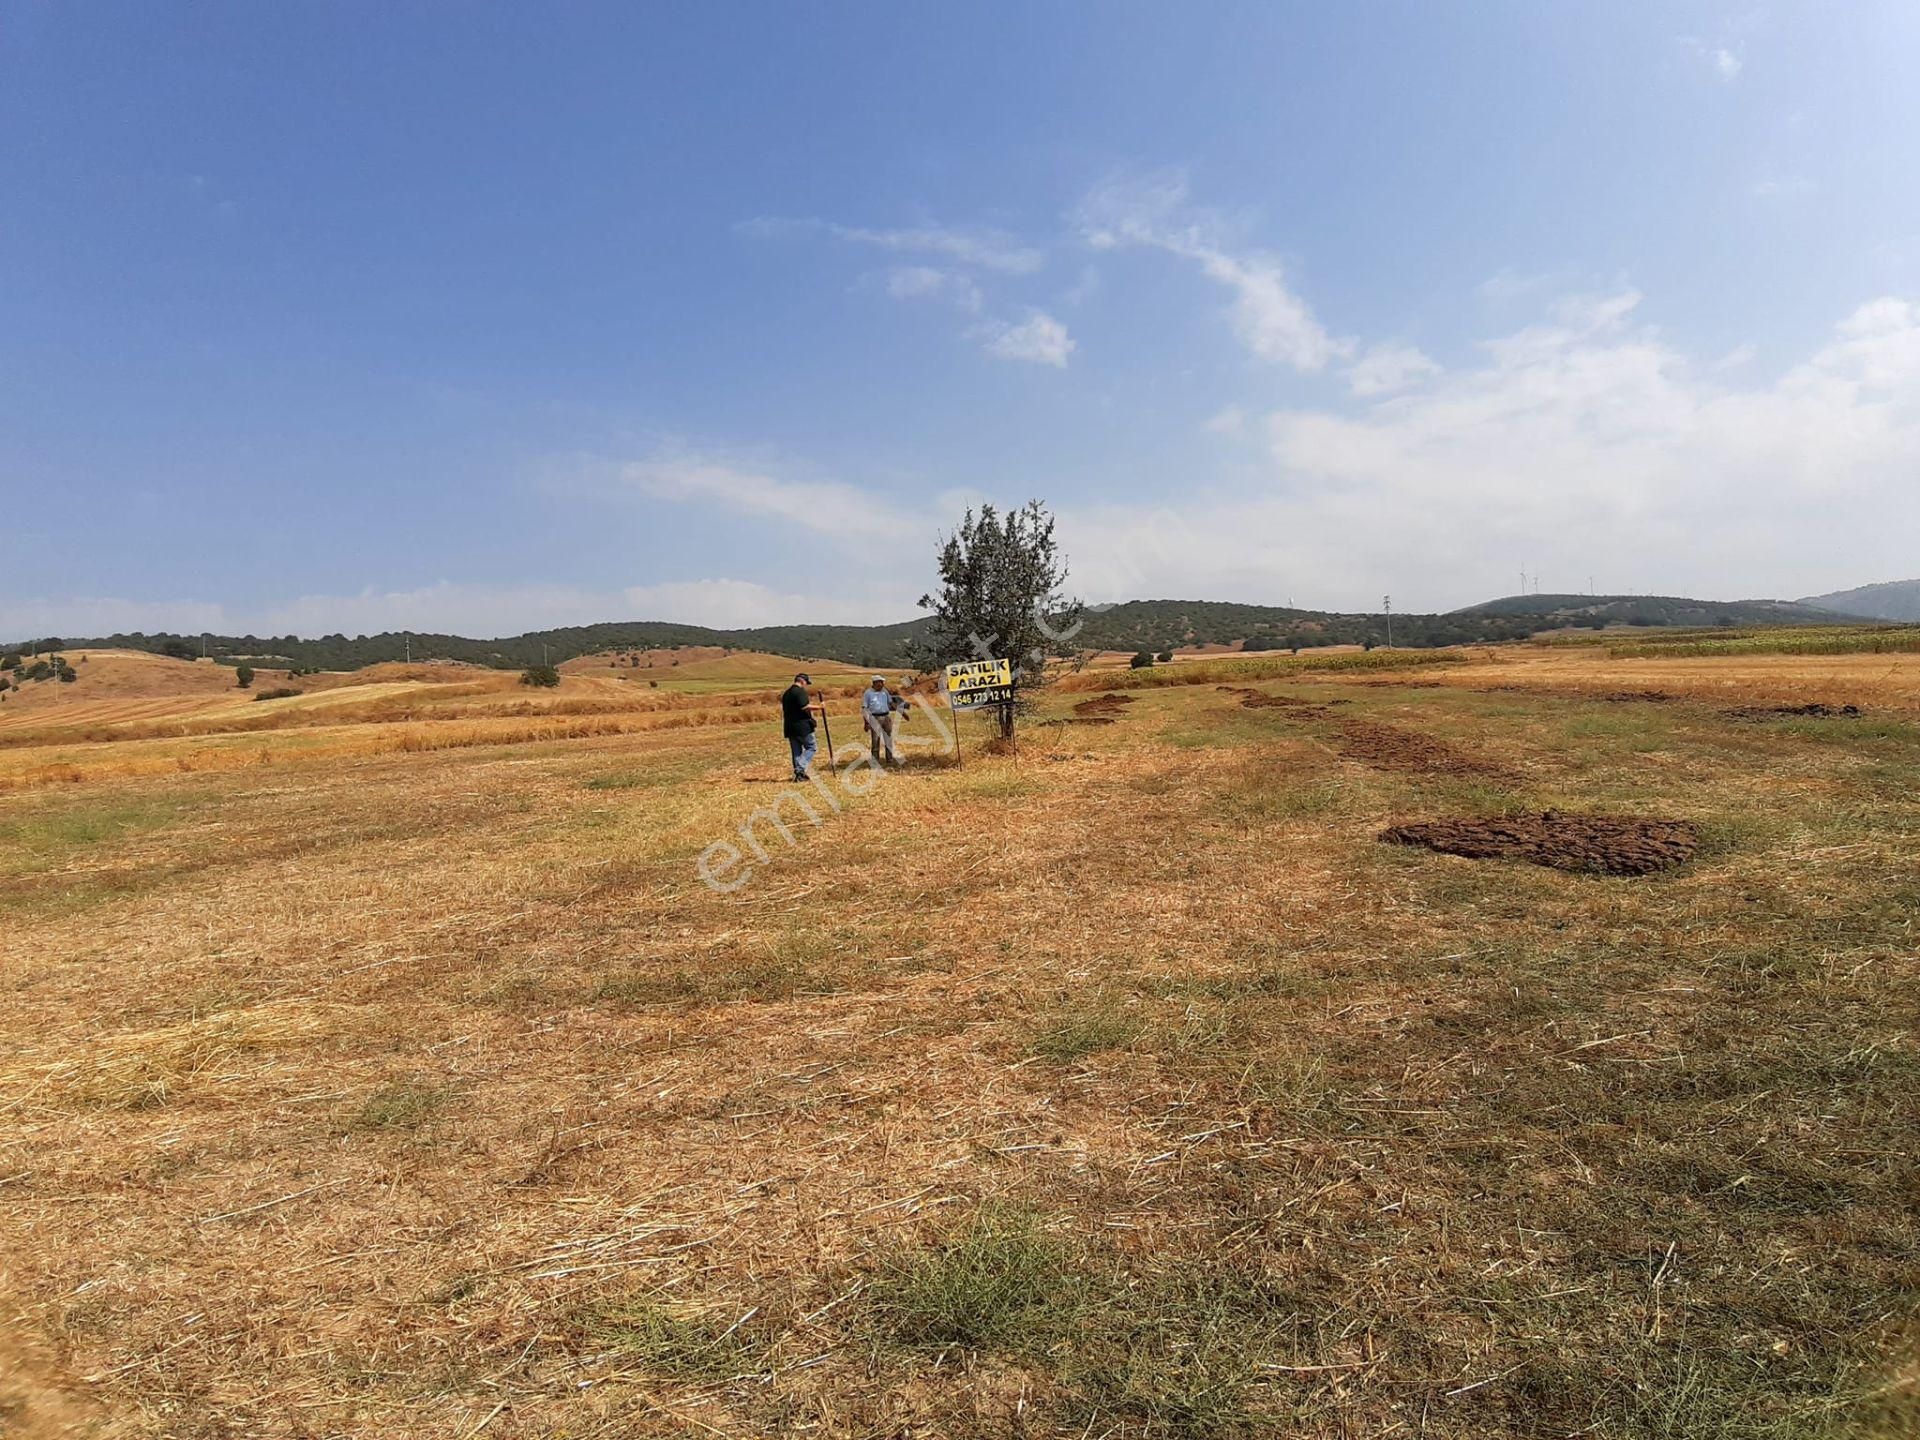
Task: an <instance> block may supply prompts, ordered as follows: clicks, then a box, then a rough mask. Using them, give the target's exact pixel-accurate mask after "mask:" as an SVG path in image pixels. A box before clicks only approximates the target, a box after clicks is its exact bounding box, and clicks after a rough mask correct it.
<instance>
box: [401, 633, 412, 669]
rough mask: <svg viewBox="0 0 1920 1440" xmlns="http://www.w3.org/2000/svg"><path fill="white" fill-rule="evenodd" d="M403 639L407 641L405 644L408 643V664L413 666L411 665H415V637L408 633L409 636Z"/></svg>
mask: <svg viewBox="0 0 1920 1440" xmlns="http://www.w3.org/2000/svg"><path fill="white" fill-rule="evenodd" d="M402 639H403V640H404V641H405V643H406V647H407V664H409V665H411V664H412V663H413V635H412V632H408V633H407V634H406V635H405V636H403V637H402Z"/></svg>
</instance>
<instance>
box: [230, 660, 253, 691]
mask: <svg viewBox="0 0 1920 1440" xmlns="http://www.w3.org/2000/svg"><path fill="white" fill-rule="evenodd" d="M233 683H234V684H236V685H238V686H239V687H240V688H241V689H242V690H245V689H246V688H247V687H248V686H250V685H252V684H253V667H252V666H251V665H236V666H235V667H234V671H233Z"/></svg>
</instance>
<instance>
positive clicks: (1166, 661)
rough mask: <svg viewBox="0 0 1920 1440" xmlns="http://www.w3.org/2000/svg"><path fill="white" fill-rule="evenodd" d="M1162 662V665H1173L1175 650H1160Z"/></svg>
mask: <svg viewBox="0 0 1920 1440" xmlns="http://www.w3.org/2000/svg"><path fill="white" fill-rule="evenodd" d="M1160 663H1161V664H1162V665H1171V664H1172V663H1173V651H1171V650H1162V651H1161V652H1160Z"/></svg>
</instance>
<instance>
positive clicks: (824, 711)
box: [820, 696, 840, 770]
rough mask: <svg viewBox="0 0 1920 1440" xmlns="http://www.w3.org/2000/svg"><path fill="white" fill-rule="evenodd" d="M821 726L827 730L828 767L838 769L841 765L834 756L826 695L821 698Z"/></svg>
mask: <svg viewBox="0 0 1920 1440" xmlns="http://www.w3.org/2000/svg"><path fill="white" fill-rule="evenodd" d="M820 728H821V729H822V730H825V731H826V732H827V768H828V769H829V770H838V769H839V768H840V767H839V765H838V764H837V763H836V762H835V761H834V758H833V726H832V724H831V723H830V722H829V721H828V720H827V702H826V699H825V697H824V696H823V697H821V700H820Z"/></svg>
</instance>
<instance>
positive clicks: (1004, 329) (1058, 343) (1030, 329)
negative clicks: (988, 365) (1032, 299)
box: [969, 310, 1075, 370]
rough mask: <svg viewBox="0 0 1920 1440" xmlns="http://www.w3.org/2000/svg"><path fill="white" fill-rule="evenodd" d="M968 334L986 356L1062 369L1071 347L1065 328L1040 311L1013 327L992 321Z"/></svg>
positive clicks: (1071, 342)
mask: <svg viewBox="0 0 1920 1440" xmlns="http://www.w3.org/2000/svg"><path fill="white" fill-rule="evenodd" d="M969 333H971V334H972V335H974V336H975V337H976V338H978V339H979V340H981V341H982V342H983V343H984V345H985V347H986V350H987V353H988V354H990V355H997V356H999V357H1000V358H1001V359H1002V360H1024V361H1026V362H1028V363H1029V364H1033V365H1052V366H1054V367H1056V368H1058V369H1062V370H1064V369H1065V368H1066V366H1067V357H1068V356H1069V355H1071V354H1072V353H1073V351H1074V348H1075V342H1074V339H1073V337H1072V336H1071V335H1069V334H1067V327H1066V326H1064V325H1062V324H1061V323H1060V322H1059V321H1058V320H1056V319H1054V318H1053V316H1051V315H1049V314H1047V312H1046V311H1044V310H1035V311H1034V312H1033V313H1032V314H1030V315H1028V316H1027V318H1026V319H1025V320H1022V321H1021V322H1020V323H1019V324H1017V325H1013V324H1009V323H1008V322H1006V321H1004V320H993V321H989V322H988V323H986V324H985V325H978V326H975V327H974V329H973V330H972V331H971V332H969Z"/></svg>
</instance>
